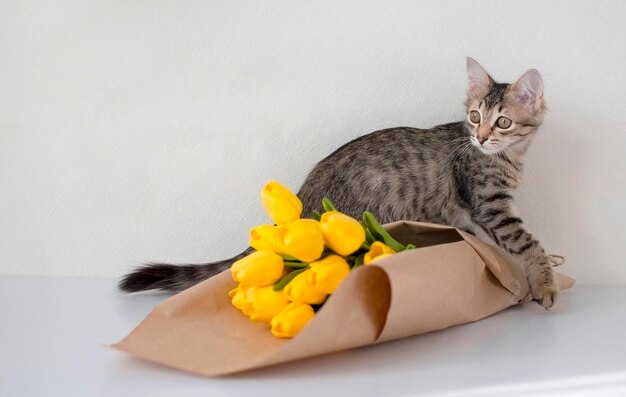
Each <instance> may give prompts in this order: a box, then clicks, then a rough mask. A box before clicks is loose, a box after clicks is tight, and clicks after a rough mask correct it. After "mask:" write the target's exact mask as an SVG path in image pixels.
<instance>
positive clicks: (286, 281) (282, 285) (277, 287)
mask: <svg viewBox="0 0 626 397" xmlns="http://www.w3.org/2000/svg"><path fill="white" fill-rule="evenodd" d="M308 269H309V266H308V265H307V267H305V268H302V269H298V270H294V271H293V272H291V273H289V274H288V275H286V276H285V277H283V278H282V280H280V281H279V282H277V283H276V284H274V288H272V289H273V290H274V291H281V290H282V289H283V288H285V287H286V286H287V284H289V282H290V281H291V280H293V279H294V278H296V276H297V275H298V274H300V273H302V272H304V271H306V270H308Z"/></svg>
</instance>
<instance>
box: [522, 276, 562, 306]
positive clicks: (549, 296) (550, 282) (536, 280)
mask: <svg viewBox="0 0 626 397" xmlns="http://www.w3.org/2000/svg"><path fill="white" fill-rule="evenodd" d="M528 281H529V283H530V292H531V293H532V295H533V299H535V300H536V301H537V302H539V304H540V305H541V306H543V307H545V308H546V309H550V308H551V307H552V306H553V305H554V304H555V303H556V301H557V299H558V297H559V286H558V285H557V283H556V280H555V278H554V273H553V272H552V269H551V268H550V267H546V268H544V269H543V270H542V271H540V272H537V274H535V275H531V276H530V277H529V280H528Z"/></svg>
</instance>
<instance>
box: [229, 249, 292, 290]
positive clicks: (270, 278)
mask: <svg viewBox="0 0 626 397" xmlns="http://www.w3.org/2000/svg"><path fill="white" fill-rule="evenodd" d="M230 270H231V271H232V273H233V279H235V281H237V282H238V283H240V284H241V286H242V287H248V286H258V287H262V286H265V285H270V284H274V283H275V282H276V281H278V280H279V279H280V278H281V277H282V275H283V270H284V264H283V258H281V257H280V256H279V255H277V254H275V253H273V252H271V251H256V252H254V253H252V254H250V255H248V256H246V257H244V258H242V259H239V260H238V261H236V262H235V263H233V265H232V266H231V268H230Z"/></svg>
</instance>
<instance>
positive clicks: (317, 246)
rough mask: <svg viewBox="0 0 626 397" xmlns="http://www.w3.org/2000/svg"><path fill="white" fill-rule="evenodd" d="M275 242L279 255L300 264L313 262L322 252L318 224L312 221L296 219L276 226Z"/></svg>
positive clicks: (322, 241) (320, 232) (321, 239)
mask: <svg viewBox="0 0 626 397" xmlns="http://www.w3.org/2000/svg"><path fill="white" fill-rule="evenodd" d="M277 240H278V246H279V248H278V249H279V252H280V253H281V254H285V255H289V256H292V257H294V258H296V259H299V260H301V261H302V262H313V261H315V260H317V259H319V257H320V256H322V252H324V237H323V236H322V231H321V230H320V227H319V222H317V221H314V220H312V219H298V220H296V221H293V222H289V223H287V224H285V225H281V226H278V231H277Z"/></svg>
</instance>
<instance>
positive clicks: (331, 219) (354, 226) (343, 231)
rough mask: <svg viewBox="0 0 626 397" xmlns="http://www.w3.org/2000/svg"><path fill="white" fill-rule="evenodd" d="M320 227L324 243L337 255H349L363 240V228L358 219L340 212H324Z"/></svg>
mask: <svg viewBox="0 0 626 397" xmlns="http://www.w3.org/2000/svg"><path fill="white" fill-rule="evenodd" d="M320 229H322V234H323V235H324V242H325V243H326V245H327V246H328V247H330V249H332V250H333V251H335V252H336V253H338V254H339V255H343V256H347V255H350V254H351V253H353V252H354V251H356V250H358V249H359V248H360V247H361V244H363V242H364V241H365V230H364V229H363V226H361V224H360V223H359V221H357V220H356V219H354V218H352V217H349V216H348V215H345V214H342V213H341V212H337V211H330V212H325V213H324V214H323V215H322V218H321V219H320Z"/></svg>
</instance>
